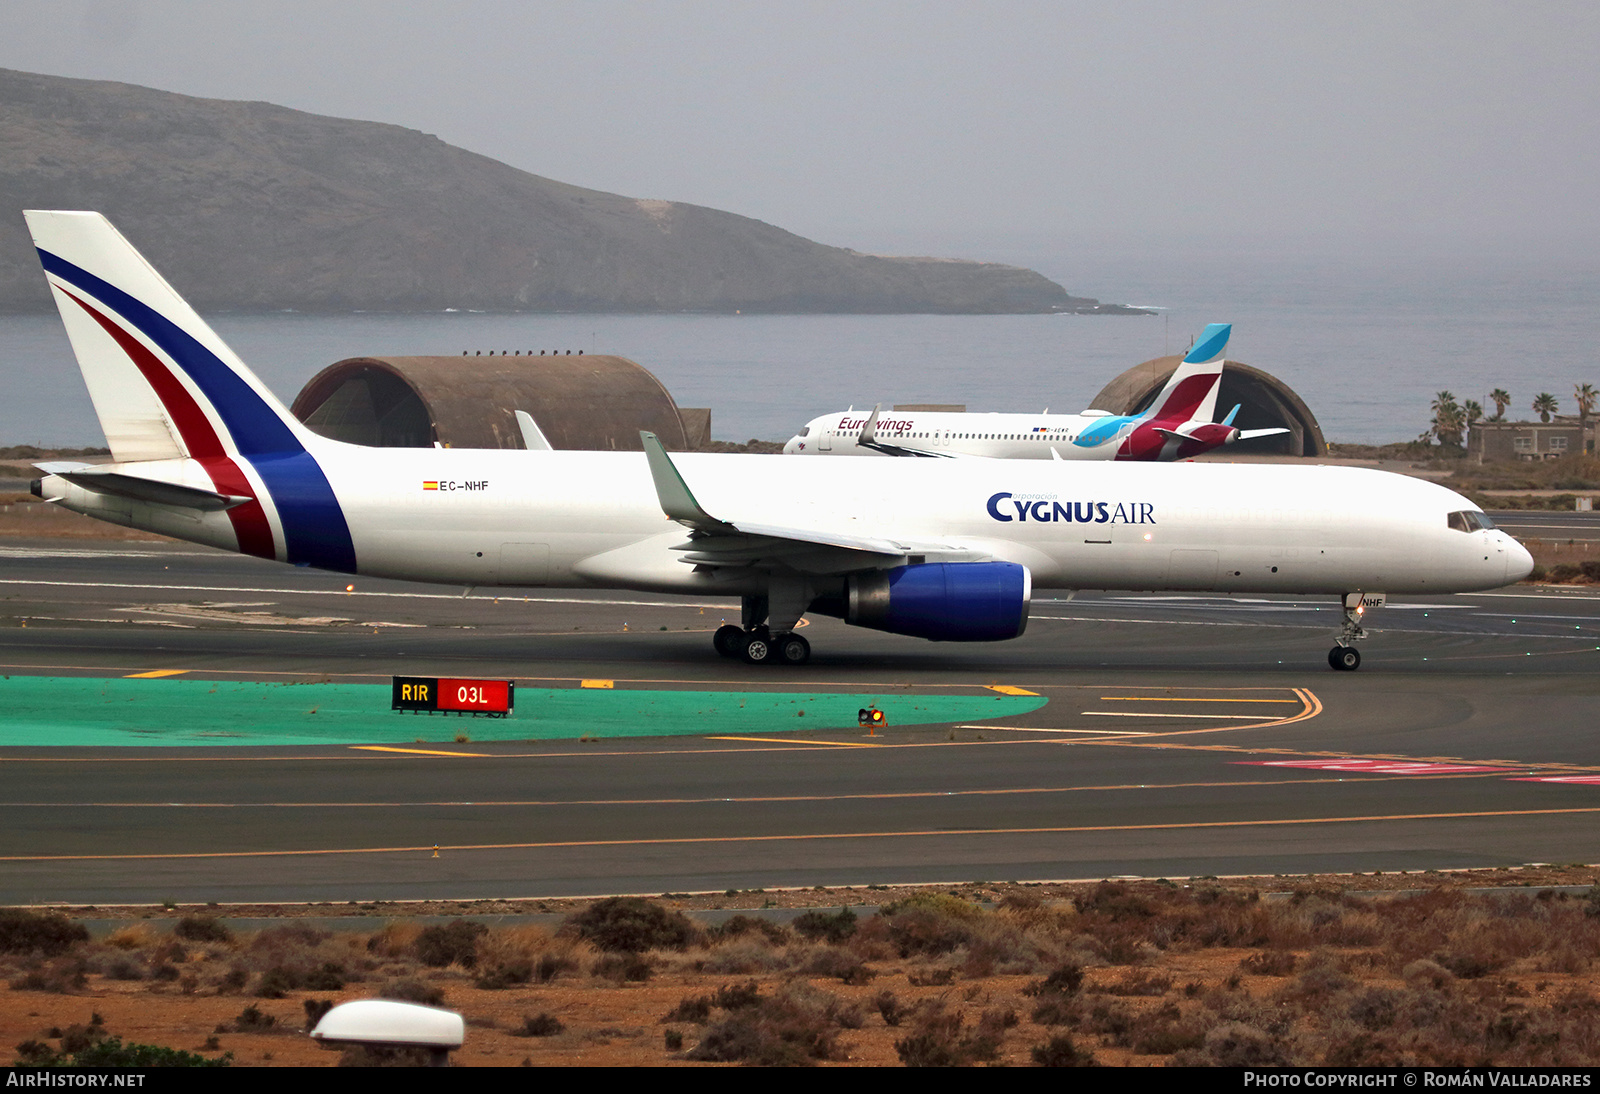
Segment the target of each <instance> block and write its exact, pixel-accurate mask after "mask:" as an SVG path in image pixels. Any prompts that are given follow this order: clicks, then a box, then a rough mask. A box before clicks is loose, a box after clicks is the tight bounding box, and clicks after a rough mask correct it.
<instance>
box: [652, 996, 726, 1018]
mask: <svg viewBox="0 0 1600 1094" xmlns="http://www.w3.org/2000/svg"><path fill="white" fill-rule="evenodd" d="M712 1006H713V1004H712V1001H711V996H709V995H692V996H691V995H685V996H684V997H683V998H682V999H680V1000H678V1005H677V1006H675V1007H673V1008H672V1009H671V1010H669V1011H667V1013H666V1014H664V1015H662V1017H661V1020H662V1021H663V1022H693V1023H694V1024H695V1025H705V1024H706V1023H707V1022H709V1021H710V1020H711V1008H712Z"/></svg>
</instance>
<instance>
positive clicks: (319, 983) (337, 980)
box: [256, 961, 345, 999]
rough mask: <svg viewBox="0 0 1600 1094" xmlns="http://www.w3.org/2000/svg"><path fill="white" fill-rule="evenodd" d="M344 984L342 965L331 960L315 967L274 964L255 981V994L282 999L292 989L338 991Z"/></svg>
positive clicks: (263, 997) (264, 997) (261, 996)
mask: <svg viewBox="0 0 1600 1094" xmlns="http://www.w3.org/2000/svg"><path fill="white" fill-rule="evenodd" d="M344 984H345V970H344V966H342V965H339V964H337V963H335V962H332V961H327V962H324V963H323V964H321V965H319V966H317V967H315V968H302V967H298V966H295V965H274V966H272V967H271V968H270V969H268V970H267V971H266V972H264V973H262V974H261V979H260V980H258V981H256V995H257V996H258V997H259V998H262V999H282V998H283V997H284V996H285V995H288V994H289V993H290V992H292V991H339V990H340V989H341V988H343V987H344Z"/></svg>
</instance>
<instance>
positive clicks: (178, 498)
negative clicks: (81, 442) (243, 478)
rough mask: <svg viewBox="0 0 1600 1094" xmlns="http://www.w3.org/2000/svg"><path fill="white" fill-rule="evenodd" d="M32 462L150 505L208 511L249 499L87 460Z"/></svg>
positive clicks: (94, 488) (90, 486)
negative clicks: (147, 476)
mask: <svg viewBox="0 0 1600 1094" xmlns="http://www.w3.org/2000/svg"><path fill="white" fill-rule="evenodd" d="M34 466H35V467H37V468H38V469H39V470H40V471H43V472H44V473H45V474H46V475H54V476H55V477H56V478H58V479H65V480H67V481H68V482H70V483H72V484H73V485H74V486H81V487H82V488H83V489H85V490H92V491H93V492H94V493H96V494H109V495H111V496H112V497H118V498H127V499H129V500H130V501H143V502H149V503H150V504H152V505H171V506H175V507H177V508H179V509H198V510H200V511H201V512H206V513H211V512H218V511H221V510H224V509H232V508H233V507H234V506H236V505H243V504H244V503H245V502H247V501H250V500H252V499H250V498H243V497H239V496H238V495H236V494H219V493H217V492H216V491H214V490H201V489H198V488H196V487H193V486H179V485H178V484H177V483H171V482H162V481H160V480H159V479H147V478H143V477H141V476H138V475H126V474H123V473H122V472H120V471H105V470H101V469H100V468H97V467H94V466H92V465H89V464H59V463H40V464H35V465H34Z"/></svg>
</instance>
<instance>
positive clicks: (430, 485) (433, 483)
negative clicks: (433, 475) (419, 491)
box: [422, 479, 439, 490]
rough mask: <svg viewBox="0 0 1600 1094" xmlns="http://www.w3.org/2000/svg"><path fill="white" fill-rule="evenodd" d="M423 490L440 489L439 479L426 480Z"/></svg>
mask: <svg viewBox="0 0 1600 1094" xmlns="http://www.w3.org/2000/svg"><path fill="white" fill-rule="evenodd" d="M422 488H423V489H424V490H437V489H439V481H438V480H437V479H424V480H423V483H422Z"/></svg>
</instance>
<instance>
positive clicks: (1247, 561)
mask: <svg viewBox="0 0 1600 1094" xmlns="http://www.w3.org/2000/svg"><path fill="white" fill-rule="evenodd" d="M27 218H28V226H29V228H30V230H31V231H32V235H33V240H34V244H35V246H36V247H37V248H38V251H39V256H40V259H41V261H42V262H43V264H44V268H45V272H46V275H47V278H48V280H49V283H50V286H51V289H52V292H53V294H54V297H55V300H56V304H57V306H58V307H59V309H60V311H61V316H62V320H63V322H64V323H65V324H66V328H67V333H68V335H69V337H70V338H71V340H72V346H73V350H74V352H75V353H76V355H77V358H78V363H79V366H80V367H81V369H82V371H83V376H84V380H85V382H86V384H87V385H88V388H89V394H90V396H91V398H92V399H93V401H94V405H95V411H96V413H97V414H98V415H99V417H100V423H101V425H102V426H103V427H104V429H105V434H106V439H107V441H108V442H109V443H110V446H111V453H112V458H113V462H111V463H108V464H101V465H95V466H90V465H85V464H77V463H51V464H41V465H39V466H40V470H42V471H43V472H45V474H44V477H43V478H41V479H40V480H38V481H36V482H35V483H34V492H35V493H37V494H38V495H39V496H40V497H43V498H45V499H47V500H49V501H51V502H55V503H57V504H59V505H62V506H64V507H65V508H68V509H72V510H74V511H77V512H80V513H87V514H89V515H90V516H94V517H98V518H100V519H102V520H107V521H111V522H113V523H116V524H122V525H127V526H130V527H135V528H143V529H148V530H151V531H155V532H160V533H162V534H164V535H169V536H175V537H177V538H179V539H186V540H191V541H193V542H196V543H203V544H209V545H211V546H213V547H220V548H223V549H225V550H232V551H242V552H244V553H247V554H252V555H257V556H260V557H262V558H267V559H275V560H277V561H279V562H286V563H290V564H292V565H298V566H315V567H319V568H322V569H326V570H334V571H338V572H341V573H349V574H363V575H372V576H375V577H389V578H404V579H409V580H413V581H431V582H453V583H460V584H464V585H472V586H483V585H512V586H528V585H535V586H561V587H569V588H572V587H576V588H623V589H639V590H649V591H656V592H664V593H683V594H689V595H693V596H702V597H703V596H728V597H739V598H741V601H742V605H743V621H744V626H743V627H742V628H741V627H733V626H728V627H724V628H722V629H721V630H719V631H718V632H717V635H716V639H715V644H716V647H717V649H718V650H719V651H720V652H721V653H723V654H724V655H727V656H743V657H744V659H745V660H747V661H750V662H752V663H757V664H759V663H764V662H769V661H776V662H778V663H792V664H798V663H801V662H804V661H805V660H806V659H807V658H808V657H809V655H810V647H809V645H808V644H807V643H806V640H805V639H804V638H803V637H801V636H800V635H798V634H796V633H795V631H794V628H795V626H796V625H797V624H798V623H799V621H800V619H801V617H802V616H803V615H804V614H805V613H806V612H808V611H811V612H818V613H822V614H827V615H834V616H839V617H842V618H843V619H844V620H845V621H846V622H848V623H852V624H855V625H857V626H862V627H871V628H875V629H877V630H883V631H889V632H892V633H895V634H903V635H912V636H916V637H920V638H928V639H933V640H935V641H992V640H999V639H1007V638H1015V637H1017V636H1018V635H1020V634H1021V633H1022V632H1023V629H1024V628H1025V627H1026V626H1027V621H1028V603H1029V599H1030V597H1031V595H1032V591H1033V589H1034V588H1036V587H1037V588H1050V589H1131V590H1191V591H1214V592H1228V593H1235V592H1278V593H1297V594H1327V595H1329V596H1330V597H1339V598H1340V600H1341V602H1342V603H1343V605H1344V607H1345V623H1344V628H1343V630H1342V632H1341V634H1340V635H1339V637H1338V640H1337V641H1338V644H1337V645H1336V646H1335V647H1334V649H1333V650H1332V651H1331V652H1330V653H1329V661H1330V663H1331V664H1333V665H1334V667H1336V668H1343V669H1353V668H1355V667H1356V666H1357V665H1358V664H1359V663H1360V655H1359V654H1358V653H1357V652H1356V650H1355V648H1354V647H1353V646H1351V642H1352V640H1354V639H1357V638H1361V637H1363V635H1364V632H1363V630H1362V627H1361V618H1362V613H1363V612H1364V611H1365V609H1366V607H1368V606H1370V605H1374V604H1377V603H1381V602H1382V599H1383V595H1384V594H1385V593H1429V594H1436V593H1450V592H1468V591H1472V590H1479V589H1491V588H1494V587H1496V586H1500V585H1504V584H1507V583H1508V582H1512V581H1516V580H1519V579H1520V578H1522V577H1524V576H1525V575H1526V574H1527V573H1528V572H1529V570H1530V569H1531V567H1532V564H1533V563H1532V559H1530V558H1529V556H1528V553H1527V552H1526V551H1525V550H1523V549H1522V547H1521V546H1520V545H1519V544H1517V543H1516V542H1515V541H1514V540H1512V539H1511V538H1510V537H1508V536H1507V535H1506V534H1505V533H1503V532H1501V531H1498V530H1497V529H1495V528H1494V526H1493V525H1492V524H1491V523H1490V522H1489V520H1488V518H1486V517H1485V516H1484V515H1483V514H1482V513H1481V512H1479V511H1478V509H1477V508H1476V507H1475V506H1473V505H1472V503H1471V502H1469V501H1467V499H1465V498H1463V497H1461V496H1460V495H1459V494H1455V493H1452V492H1451V491H1449V490H1446V489H1444V488H1443V487H1441V486H1437V485H1434V484H1432V483H1428V482H1423V481H1421V480H1419V479H1410V478H1404V477H1402V476H1399V475H1392V474H1386V473H1383V472H1378V471H1367V470H1357V469H1350V468H1338V467H1291V466H1236V465H1229V464H1179V465H1169V466H1158V465H1152V464H1126V465H1119V464H1087V463H1057V462H1044V463H1040V462H1034V461H1028V462H1015V461H995V460H962V461H942V460H874V461H855V460H786V459H772V458H768V457H763V456H732V455H710V454H700V455H694V454H690V455H682V456H677V457H672V456H669V455H668V454H667V453H666V451H665V450H664V449H663V448H662V446H661V444H660V443H659V442H658V441H657V440H656V438H655V437H654V436H653V435H651V434H642V436H643V439H644V449H645V450H644V452H643V453H637V452H635V453H628V452H560V451H517V450H471V449H459V448H458V449H438V448H435V449H421V448H419V449H411V448H382V449H380V448H366V447H362V446H358V445H351V444H344V443H341V442H338V441H332V440H328V439H327V438H324V437H321V436H318V435H317V434H315V433H313V432H311V431H310V430H309V429H307V428H306V427H305V426H303V425H302V424H301V423H300V422H298V421H296V420H295V418H294V417H293V416H292V415H291V414H289V412H288V411H287V410H286V409H285V408H284V406H283V404H282V403H280V402H279V401H278V400H277V399H276V398H274V396H273V395H272V393H271V392H270V391H268V390H267V388H266V387H265V386H264V385H263V384H262V383H261V381H260V380H258V379H257V378H256V377H255V376H254V375H253V374H252V373H251V372H250V370H249V369H247V368H246V367H245V366H244V364H243V363H242V362H241V361H240V360H239V359H238V358H237V357H236V356H235V355H234V354H233V352H232V351H231V350H229V349H228V347H227V346H226V345H224V344H223V342H222V340H221V339H220V338H218V337H217V335H216V334H215V332H213V331H212V330H211V328H210V327H209V326H207V325H206V324H205V322H204V321H202V320H201V319H200V317H199V316H198V315H197V314H196V313H195V312H194V311H193V309H191V308H190V307H189V306H188V304H186V303H185V302H184V301H183V300H182V299H181V298H180V297H179V296H178V294H177V293H176V292H175V291H173V289H172V287H171V286H169V285H168V284H167V283H166V282H165V281H164V280H162V278H161V276H160V275H159V274H158V273H156V271H155V270H154V269H152V268H151V267H150V265H149V264H148V263H146V262H145V261H144V259H143V258H142V257H140V255H139V254H138V253H137V252H136V251H135V250H134V249H133V247H132V246H131V245H130V244H129V243H128V242H127V240H125V239H123V237H122V236H121V235H119V234H118V233H117V231H116V230H115V229H114V228H112V226H111V225H110V223H109V222H107V221H106V220H105V218H104V217H102V216H100V215H99V214H97V213H85V212H30V213H28V214H27Z"/></svg>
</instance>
